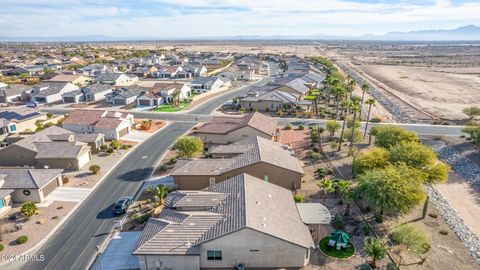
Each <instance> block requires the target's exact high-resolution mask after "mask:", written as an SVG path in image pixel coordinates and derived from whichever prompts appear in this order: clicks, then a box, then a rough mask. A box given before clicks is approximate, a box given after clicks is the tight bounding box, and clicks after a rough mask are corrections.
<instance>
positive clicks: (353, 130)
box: [348, 103, 362, 155]
mask: <svg viewBox="0 0 480 270" xmlns="http://www.w3.org/2000/svg"><path fill="white" fill-rule="evenodd" d="M361 107H362V106H361V105H360V104H358V103H352V106H351V109H352V111H353V125H352V136H351V137H350V151H348V155H350V153H351V152H352V148H353V141H354V138H355V121H356V120H357V112H358V111H360V108H361Z"/></svg>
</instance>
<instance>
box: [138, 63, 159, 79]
mask: <svg viewBox="0 0 480 270" xmlns="http://www.w3.org/2000/svg"><path fill="white" fill-rule="evenodd" d="M157 71H158V69H157V68H156V67H155V66H147V67H138V68H136V69H135V70H133V71H132V74H134V75H136V76H137V77H140V78H148V77H152V74H153V73H155V72H157Z"/></svg>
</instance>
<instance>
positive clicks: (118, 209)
mask: <svg viewBox="0 0 480 270" xmlns="http://www.w3.org/2000/svg"><path fill="white" fill-rule="evenodd" d="M130 204H132V198H131V197H122V198H120V199H119V200H118V201H117V202H116V203H115V205H114V206H113V213H114V214H116V215H122V214H125V213H126V212H127V209H128V207H129V206H130Z"/></svg>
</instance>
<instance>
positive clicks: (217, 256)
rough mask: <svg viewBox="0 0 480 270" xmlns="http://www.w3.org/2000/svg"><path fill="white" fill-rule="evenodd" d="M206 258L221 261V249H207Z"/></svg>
mask: <svg viewBox="0 0 480 270" xmlns="http://www.w3.org/2000/svg"><path fill="white" fill-rule="evenodd" d="M207 260H209V261H221V260H222V251H221V250H207Z"/></svg>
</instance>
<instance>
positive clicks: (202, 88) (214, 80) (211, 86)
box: [190, 77, 224, 93]
mask: <svg viewBox="0 0 480 270" xmlns="http://www.w3.org/2000/svg"><path fill="white" fill-rule="evenodd" d="M223 86H224V82H223V81H222V80H220V78H218V77H198V78H195V79H194V80H193V81H192V82H190V87H191V88H192V90H193V91H194V92H196V93H205V92H208V91H210V90H218V89H220V88H221V87H223Z"/></svg>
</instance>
